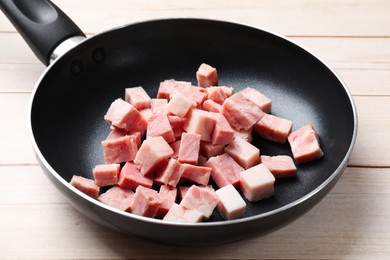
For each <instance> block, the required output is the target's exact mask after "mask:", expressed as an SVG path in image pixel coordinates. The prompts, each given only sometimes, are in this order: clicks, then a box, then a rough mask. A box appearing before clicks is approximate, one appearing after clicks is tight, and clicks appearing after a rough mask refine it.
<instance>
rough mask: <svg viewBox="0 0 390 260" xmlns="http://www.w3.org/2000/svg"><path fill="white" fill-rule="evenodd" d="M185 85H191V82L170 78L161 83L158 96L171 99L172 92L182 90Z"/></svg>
mask: <svg viewBox="0 0 390 260" xmlns="http://www.w3.org/2000/svg"><path fill="white" fill-rule="evenodd" d="M184 86H191V82H185V81H176V80H174V79H168V80H165V81H163V82H161V83H160V87H159V89H158V92H157V98H161V99H162V98H165V99H169V97H170V95H171V93H172V92H175V91H177V90H180V89H181V88H183V87H184Z"/></svg>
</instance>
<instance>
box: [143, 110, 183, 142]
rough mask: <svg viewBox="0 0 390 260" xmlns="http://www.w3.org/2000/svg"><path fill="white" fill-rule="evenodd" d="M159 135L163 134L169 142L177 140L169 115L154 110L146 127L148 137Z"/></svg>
mask: <svg viewBox="0 0 390 260" xmlns="http://www.w3.org/2000/svg"><path fill="white" fill-rule="evenodd" d="M158 136H162V137H163V138H164V139H165V141H167V142H168V143H171V142H174V141H175V140H176V139H175V134H174V133H173V130H172V126H171V124H170V123H169V119H168V116H167V115H166V114H164V113H161V112H153V115H152V116H151V117H150V119H149V122H148V127H147V129H146V138H147V139H149V138H153V137H158Z"/></svg>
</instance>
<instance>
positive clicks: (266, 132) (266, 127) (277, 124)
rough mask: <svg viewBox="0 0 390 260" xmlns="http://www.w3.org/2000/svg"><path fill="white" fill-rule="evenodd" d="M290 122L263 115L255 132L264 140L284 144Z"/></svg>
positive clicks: (256, 125) (288, 132)
mask: <svg viewBox="0 0 390 260" xmlns="http://www.w3.org/2000/svg"><path fill="white" fill-rule="evenodd" d="M292 125H293V123H292V121H290V120H288V119H284V118H281V117H277V116H274V115H270V114H265V115H264V116H263V118H261V119H260V121H258V122H257V123H256V124H255V126H254V130H255V132H256V133H257V134H258V135H260V136H262V137H263V138H265V139H268V140H271V141H275V142H278V143H283V144H284V143H285V142H286V141H287V136H288V135H289V134H290V133H291V129H292Z"/></svg>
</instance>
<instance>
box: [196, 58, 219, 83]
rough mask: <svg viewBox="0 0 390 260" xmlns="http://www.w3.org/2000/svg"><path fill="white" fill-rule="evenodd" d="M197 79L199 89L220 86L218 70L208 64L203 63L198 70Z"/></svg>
mask: <svg viewBox="0 0 390 260" xmlns="http://www.w3.org/2000/svg"><path fill="white" fill-rule="evenodd" d="M196 79H197V80H198V86H199V87H203V88H207V87H210V86H218V74H217V70H216V69H215V68H213V67H211V66H210V65H208V64H206V63H202V64H201V65H200V67H199V68H198V71H197V72H196Z"/></svg>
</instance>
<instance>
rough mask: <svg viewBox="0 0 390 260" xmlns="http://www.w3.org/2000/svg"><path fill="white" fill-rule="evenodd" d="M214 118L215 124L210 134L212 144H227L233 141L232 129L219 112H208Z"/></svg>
mask: <svg viewBox="0 0 390 260" xmlns="http://www.w3.org/2000/svg"><path fill="white" fill-rule="evenodd" d="M210 114H211V115H212V116H214V118H215V126H214V129H213V132H212V134H211V143H212V144H224V145H226V144H229V143H230V142H232V141H233V138H234V130H233V128H232V127H231V126H230V124H229V122H228V121H227V120H226V118H225V117H224V116H223V115H222V114H221V113H214V112H210Z"/></svg>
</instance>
